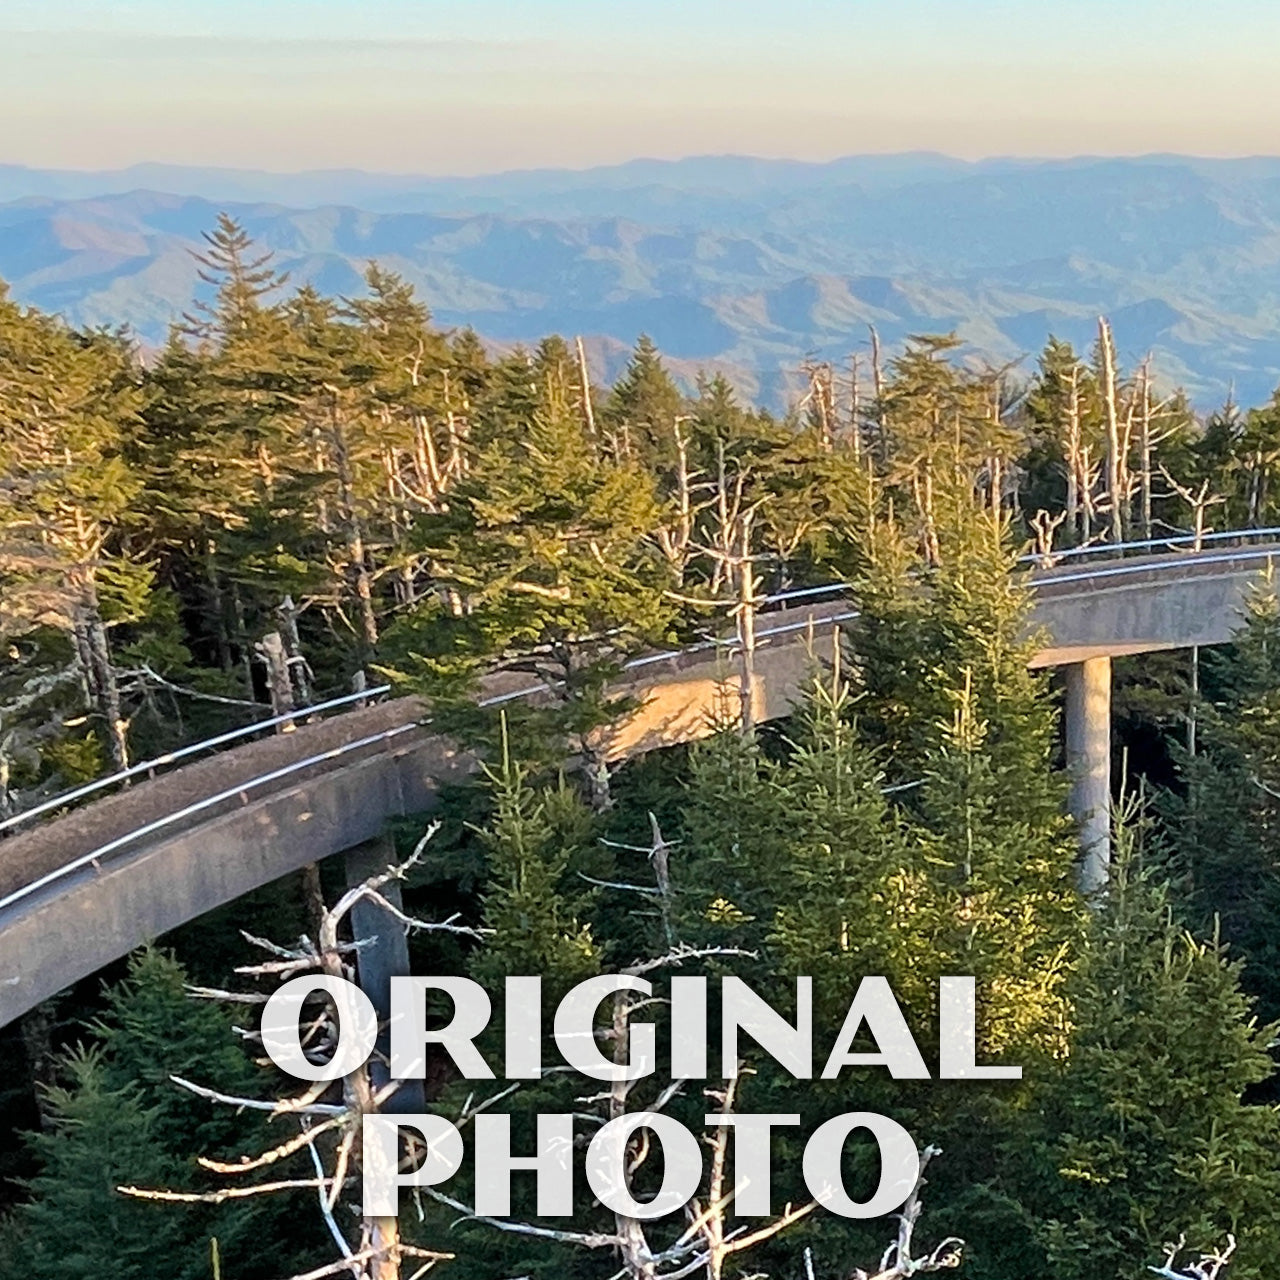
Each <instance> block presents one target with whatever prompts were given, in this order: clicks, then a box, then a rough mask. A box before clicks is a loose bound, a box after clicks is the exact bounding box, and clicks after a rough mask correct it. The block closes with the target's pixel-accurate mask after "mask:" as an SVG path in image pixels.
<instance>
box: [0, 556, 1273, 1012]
mask: <svg viewBox="0 0 1280 1280" xmlns="http://www.w3.org/2000/svg"><path fill="white" fill-rule="evenodd" d="M1275 554H1280V544H1268V545H1265V546H1257V547H1250V548H1235V549H1232V550H1218V551H1207V552H1197V553H1186V552H1184V553H1174V554H1164V555H1152V556H1148V557H1144V558H1140V559H1134V560H1124V561H1120V562H1104V563H1093V564H1087V563H1081V562H1074V563H1067V564H1064V565H1060V566H1058V567H1056V568H1053V569H1047V570H1037V571H1036V572H1035V573H1034V574H1033V576H1032V580H1031V586H1032V589H1033V590H1034V592H1035V598H1036V602H1035V615H1034V616H1035V623H1036V626H1037V628H1038V629H1040V630H1041V631H1042V633H1043V634H1045V635H1046V636H1047V641H1046V644H1045V647H1044V648H1043V649H1041V650H1040V651H1039V652H1038V653H1037V654H1036V656H1035V658H1034V659H1033V665H1035V666H1041V667H1044V666H1061V665H1071V664H1077V663H1081V662H1083V661H1085V660H1087V659H1091V658H1097V657H1103V656H1115V655H1120V654H1130V653H1142V652H1149V651H1153V650H1157V649H1177V648H1185V647H1188V646H1191V645H1212V644H1220V643H1223V642H1224V641H1226V640H1228V639H1229V638H1230V636H1231V634H1232V633H1233V631H1234V630H1235V629H1236V627H1237V626H1238V625H1239V610H1240V606H1241V603H1242V601H1243V598H1244V595H1245V592H1246V590H1247V589H1248V585H1249V584H1250V583H1251V582H1252V581H1254V580H1256V578H1257V576H1258V574H1259V572H1260V571H1261V570H1262V569H1263V568H1265V566H1266V565H1267V564H1268V563H1269V561H1270V558H1271V556H1272V555H1275ZM812 594H813V593H797V596H798V597H799V598H796V597H792V598H790V599H788V598H786V597H784V598H782V599H780V600H779V602H778V603H779V604H780V606H781V607H780V608H779V609H778V610H777V611H775V612H772V613H770V614H768V615H767V617H765V618H762V619H761V625H760V627H759V630H758V641H759V645H760V647H759V650H758V652H757V655H756V686H755V688H754V689H753V691H752V700H753V705H754V709H755V714H756V717H757V719H758V720H767V719H773V718H776V717H779V716H782V715H785V714H786V713H787V711H788V709H789V708H790V706H791V705H792V702H793V700H794V698H795V696H796V694H797V692H798V691H799V689H800V687H801V685H802V683H803V681H804V680H805V678H806V675H807V672H808V671H809V669H810V663H811V658H810V654H811V652H813V651H816V652H818V653H819V654H821V653H822V652H824V645H825V646H828V647H829V645H830V643H831V636H832V633H833V631H834V629H835V628H836V627H838V626H839V625H840V623H841V622H844V621H847V620H849V619H850V618H851V617H852V616H853V615H852V613H851V612H850V606H849V604H848V602H847V601H845V600H843V599H840V598H837V599H834V600H828V601H826V602H823V603H816V604H813V603H804V601H805V600H807V599H811V597H812ZM726 681H727V682H728V685H729V686H730V689H734V688H736V677H735V675H734V673H733V670H732V668H731V667H730V666H729V665H727V664H726V662H725V660H724V656H723V651H722V650H718V649H717V648H716V647H715V646H712V645H702V646H695V647H693V648H691V649H687V650H683V651H680V652H678V653H671V654H660V655H653V656H651V657H648V658H642V659H640V660H639V661H638V662H635V663H633V664H631V666H630V667H629V669H628V673H627V676H626V678H625V680H624V681H623V682H622V688H621V689H620V691H625V692H628V693H631V694H634V695H635V696H637V698H639V699H640V700H641V701H642V706H641V708H640V710H639V711H638V712H637V713H636V714H635V715H634V716H633V717H631V719H630V720H629V721H627V722H626V723H625V724H623V725H621V726H619V727H618V729H616V730H615V731H614V732H613V734H612V737H611V739H610V743H609V754H610V756H611V757H612V758H615V759H617V758H622V757H625V756H629V755H633V754H636V753H638V752H642V751H646V750H650V749H652V748H654V747H658V746H663V745H670V744H672V743H675V742H682V741H689V740H691V739H693V738H695V737H698V736H700V735H701V734H703V733H705V732H706V728H707V724H708V720H709V717H710V716H711V714H713V713H714V711H715V710H716V708H717V705H718V704H719V703H720V701H721V700H722V699H723V697H724V693H725V682H726ZM530 690H531V682H525V683H523V684H522V683H521V681H519V680H518V679H513V678H512V677H510V676H508V677H505V678H503V679H502V680H501V681H498V680H494V681H491V682H490V685H489V694H490V696H492V697H495V698H506V697H512V696H520V695H521V694H522V693H524V692H529V691H530ZM300 714H301V713H300ZM422 714H423V708H422V706H421V704H419V703H418V702H417V701H416V700H415V699H411V698H401V699H396V700H393V701H391V702H386V703H382V704H380V705H376V706H371V707H365V708H361V709H359V710H355V711H349V712H346V713H345V714H343V715H341V716H337V717H335V718H333V719H331V720H327V721H321V722H318V723H314V724H307V725H302V726H300V727H299V728H298V729H297V730H295V731H294V732H292V733H288V734H281V735H279V736H277V737H272V738H267V739H263V740H260V741H257V742H252V743H248V744H246V745H243V746H240V747H237V748H234V749H232V750H228V751H224V752H222V753H221V754H219V755H216V756H212V757H210V758H207V759H204V760H202V761H199V762H198V763H194V764H189V765H186V766H184V767H182V768H180V769H177V770H175V771H174V772H172V773H169V774H165V775H162V776H160V777H157V778H155V779H153V780H150V781H146V782H142V783H139V784H136V785H134V786H133V787H131V788H130V789H129V790H127V791H122V792H120V793H118V794H116V795H111V796H108V797H105V798H103V799H101V800H97V801H95V802H93V803H92V804H88V805H86V806H85V807H83V808H81V809H76V810H73V811H71V812H70V813H67V814H65V815H64V816H62V817H60V818H57V819H54V820H52V821H49V822H46V823H44V824H43V825H40V826H36V827H34V828H32V829H31V830H28V831H25V832H23V833H21V834H19V835H16V836H11V837H9V838H7V839H4V840H2V841H0V1026H3V1025H5V1024H7V1023H8V1022H10V1021H12V1020H13V1019H14V1018H17V1017H19V1016H21V1015H22V1014H23V1013H25V1012H26V1011H27V1010H28V1009H30V1008H32V1007H34V1006H35V1005H36V1004H38V1003H39V1002H40V1001H41V1000H43V999H46V998H47V997H48V996H50V995H53V994H54V993H56V992H57V991H60V990H62V989H64V988H65V987H67V986H69V985H71V984H72V983H73V982H76V981H78V980H79V979H81V978H83V977H86V976H88V975H90V974H92V973H94V972H96V971H97V970H98V969H100V968H102V967H103V966H104V965H106V964H109V963H110V962H111V961H113V960H115V959H118V958H119V957H120V956H122V955H125V954H127V953H128V952H129V951H130V950H132V949H133V948H134V947H136V946H138V945H139V944H140V943H142V942H145V941H146V940H147V939H149V938H154V937H156V936H158V935H160V934H162V933H165V932H167V931H168V930H170V929H173V928H176V927H177V926H178V925H180V924H183V923H185V922H186V921H188V920H191V919H194V918H195V917H197V916H200V915H202V914H204V913H205V912H207V911H210V910H212V909H213V908H215V907H217V906H220V905H222V904H223V903H226V902H230V901H233V900H234V899H235V898H237V897H240V896H241V895H243V894H245V893H247V892H249V891H251V890H252V889H255V888H258V887H260V886H262V885H264V884H268V883H270V882H271V881H273V880H276V879H278V878H279V877H281V876H283V875H286V874H287V873H289V872H290V871H294V870H297V869H298V868H300V867H301V866H303V865H305V864H306V863H308V862H313V861H318V860H320V859H322V858H325V857H328V856H330V855H332V854H335V853H341V852H343V851H346V850H350V849H352V848H354V847H356V846H358V845H360V844H362V843H365V842H367V841H370V840H373V839H375V838H376V837H377V836H378V835H379V833H380V832H381V831H382V830H383V828H384V826H385V824H386V822H387V820H388V819H390V818H393V817H397V816H401V815H404V814H407V813H415V812H421V811H423V810H425V809H428V808H429V807H430V806H431V804H432V800H433V796H434V794H435V792H436V790H437V789H438V787H440V786H441V785H443V784H446V783H448V782H450V781H455V780H457V779H459V778H461V777H463V776H464V775H465V774H466V773H468V772H469V771H470V770H471V769H472V768H473V762H472V761H471V760H470V759H469V758H468V757H466V756H465V755H463V754H460V753H459V752H458V751H457V750H456V749H455V748H454V747H453V746H451V745H450V744H449V743H448V742H446V741H445V740H444V739H442V738H440V737H439V736H438V735H433V734H431V733H430V731H429V730H428V729H427V728H425V727H423V725H422V724H421V718H422Z"/></svg>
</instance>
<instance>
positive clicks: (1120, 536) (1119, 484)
mask: <svg viewBox="0 0 1280 1280" xmlns="http://www.w3.org/2000/svg"><path fill="white" fill-rule="evenodd" d="M1098 349H1099V352H1100V353H1101V356H1102V405H1103V409H1104V411H1105V414H1106V424H1107V495H1108V500H1109V502H1110V516H1111V541H1112V542H1123V541H1124V504H1125V501H1126V496H1127V495H1126V494H1125V486H1124V484H1123V476H1124V451H1123V448H1122V445H1121V440H1120V411H1119V406H1118V404H1117V399H1116V351H1115V343H1114V341H1113V340H1112V336H1111V326H1110V325H1109V324H1108V323H1107V321H1106V319H1105V318H1103V317H1099V319H1098Z"/></svg>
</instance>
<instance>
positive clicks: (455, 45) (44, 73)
mask: <svg viewBox="0 0 1280 1280" xmlns="http://www.w3.org/2000/svg"><path fill="white" fill-rule="evenodd" d="M1278 72H1280V4H1277V3H1276V0H772V2H770V3H765V2H763V0H626V2H625V3H619V2H618V0H452V2H451V3H442V2H440V0H0V163H11V164H27V165H32V166H36V167H40V168H91V169H103V168H116V167H123V166H126V165H129V164H134V163H139V162H144V161H159V162H167V163H186V164H198V165H222V166H232V167H242V168H262V169H272V170H286V171H292V170H298V169H311V168H360V169H367V170H376V171H385V172H401V173H408V172H411V173H428V174H473V173H482V172H493V171H496V170H502V169H512V168H536V167H546V166H568V167H575V168H577V167H586V166H589V165H593V164H604V163H614V162H617V161H622V160H626V159H631V158H634V157H637V156H653V157H662V158H676V157H679V156H685V155H701V154H712V153H728V152H733V153H739V154H752V155H765V156H788V157H794V158H797V159H806V160H821V159H829V158H833V157H835V156H838V155H849V154H854V153H868V152H894V151H906V150H934V151H943V152H947V153H950V154H952V155H957V156H961V157H964V158H967V159H976V158H979V157H982V156H991V155H1039V156H1063V155H1079V154H1093V155H1123V154H1134V153H1142V152H1152V151H1171V152H1184V153H1193V154H1200V155H1247V154H1275V153H1277V152H1280V74H1277V73H1278Z"/></svg>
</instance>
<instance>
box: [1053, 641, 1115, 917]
mask: <svg viewBox="0 0 1280 1280" xmlns="http://www.w3.org/2000/svg"><path fill="white" fill-rule="evenodd" d="M1063 674H1064V676H1065V677H1066V685H1067V700H1066V731H1067V768H1068V769H1069V770H1070V771H1071V797H1070V801H1069V805H1070V809H1071V816H1072V817H1073V818H1075V819H1076V821H1077V822H1079V824H1080V850H1081V862H1080V887H1081V889H1083V890H1084V892H1085V893H1095V892H1097V891H1098V890H1100V889H1102V888H1104V887H1105V886H1106V883H1107V876H1108V872H1109V869H1110V864H1111V659H1110V658H1088V659H1086V660H1085V661H1084V662H1075V663H1072V664H1071V665H1070V666H1068V667H1064V668H1063Z"/></svg>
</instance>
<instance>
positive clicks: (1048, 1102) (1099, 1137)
mask: <svg viewBox="0 0 1280 1280" xmlns="http://www.w3.org/2000/svg"><path fill="white" fill-rule="evenodd" d="M1138 838H1139V830H1138V826H1137V823H1136V816H1135V815H1134V814H1133V813H1132V811H1131V812H1130V813H1129V814H1128V815H1126V816H1124V817H1123V818H1122V820H1121V822H1120V823H1119V825H1118V830H1117V837H1116V844H1115V858H1114V863H1113V867H1114V872H1113V878H1112V883H1111V888H1110V892H1109V894H1108V897H1107V899H1106V901H1105V903H1104V904H1103V906H1102V908H1101V910H1100V911H1099V913H1098V914H1097V916H1096V917H1095V919H1094V920H1093V922H1092V929H1091V937H1090V942H1089V947H1088V951H1087V953H1086V956H1085V961H1084V964H1083V966H1082V967H1081V969H1080V971H1079V973H1078V974H1077V976H1076V978H1075V980H1074V981H1073V984H1072V987H1073V990H1072V996H1073V1001H1074V1009H1075V1013H1074V1022H1075V1030H1074V1033H1073V1035H1072V1046H1071V1053H1070V1056H1069V1057H1068V1058H1067V1060H1066V1061H1065V1063H1064V1064H1063V1066H1062V1069H1061V1071H1060V1072H1059V1073H1058V1075H1057V1078H1056V1079H1055V1080H1054V1081H1053V1083H1052V1084H1050V1085H1049V1086H1048V1087H1047V1089H1046V1090H1045V1093H1044V1095H1043V1096H1044V1099H1045V1100H1044V1102H1043V1103H1042V1108H1043V1109H1042V1113H1041V1114H1042V1116H1043V1122H1044V1138H1043V1144H1044V1146H1043V1150H1044V1155H1045V1158H1046V1160H1047V1161H1048V1162H1049V1163H1050V1167H1051V1171H1052V1177H1051V1179H1050V1180H1049V1181H1048V1182H1047V1183H1041V1192H1042V1194H1043V1196H1044V1200H1043V1202H1042V1203H1041V1205H1040V1207H1039V1213H1040V1217H1041V1221H1042V1224H1043V1234H1044V1239H1045V1241H1046V1243H1047V1245H1048V1248H1049V1253H1050V1257H1051V1259H1052V1262H1053V1265H1054V1272H1053V1274H1054V1275H1055V1276H1061V1277H1062V1278H1063V1280H1077V1278H1079V1280H1085V1277H1090V1278H1092V1277H1095V1276H1097V1275H1099V1274H1107V1275H1122V1274H1126V1273H1127V1271H1129V1270H1133V1271H1134V1272H1135V1273H1136V1272H1137V1271H1138V1270H1140V1269H1141V1268H1142V1267H1143V1266H1144V1265H1146V1264H1147V1263H1148V1262H1149V1261H1150V1260H1151V1259H1152V1258H1155V1257H1157V1256H1159V1252H1160V1250H1161V1248H1162V1246H1163V1244H1164V1242H1166V1241H1169V1240H1177V1239H1178V1238H1179V1237H1180V1236H1181V1235H1185V1237H1186V1240H1187V1243H1188V1245H1189V1246H1190V1247H1192V1248H1198V1249H1202V1250H1203V1251H1204V1252H1205V1253H1208V1252H1210V1251H1211V1250H1212V1249H1213V1248H1214V1247H1215V1246H1216V1245H1217V1244H1218V1243H1219V1242H1220V1241H1221V1240H1222V1239H1223V1238H1225V1235H1226V1233H1228V1232H1231V1233H1234V1234H1235V1235H1236V1236H1237V1237H1238V1238H1239V1240H1240V1252H1239V1255H1238V1257H1237V1258H1236V1260H1235V1262H1234V1264H1233V1275H1235V1276H1238V1277H1240V1280H1262V1277H1264V1276H1266V1275H1269V1274H1270V1272H1271V1269H1272V1267H1273V1265H1274V1258H1275V1256H1276V1250H1277V1248H1280V1224H1278V1223H1277V1220H1276V1216H1275V1213H1274V1210H1273V1207H1272V1206H1273V1205H1274V1197H1275V1195H1276V1193H1277V1190H1278V1189H1280V1161H1278V1159H1277V1150H1278V1149H1280V1148H1278V1146H1277V1138H1278V1137H1280V1133H1278V1132H1277V1130H1278V1121H1277V1115H1276V1112H1275V1110H1274V1109H1273V1108H1271V1107H1269V1106H1265V1105H1259V1104H1254V1103H1250V1102H1249V1101H1247V1100H1246V1094H1247V1093H1248V1092H1249V1091H1250V1090H1252V1089H1253V1088H1255V1087H1256V1086H1257V1085H1259V1084H1260V1083H1261V1082H1262V1081H1265V1080H1266V1079H1267V1078H1268V1077H1270V1076H1271V1075H1272V1073H1273V1071H1274V1065H1273V1063H1272V1061H1271V1058H1270V1056H1269V1054H1268V1052H1267V1047H1268V1045H1269V1044H1270V1043H1271V1042H1272V1041H1273V1039H1274V1035H1275V1028H1274V1027H1262V1026H1259V1025H1258V1023H1257V1022H1256V1020H1255V1019H1254V1017H1253V1012H1252V1008H1251V1003H1250V1001H1249V1000H1248V998H1247V997H1246V996H1245V995H1244V994H1243V993H1242V991H1241V990H1240V967H1239V964H1238V963H1236V962H1232V961H1230V960H1229V959H1228V958H1227V956H1226V954H1225V949H1224V947H1223V945H1222V943H1221V942H1220V941H1219V940H1218V939H1217V938H1215V939H1213V940H1212V941H1210V942H1205V941H1201V940H1198V939H1196V938H1194V937H1192V936H1191V935H1190V934H1188V933H1187V932H1185V930H1184V929H1183V928H1182V927H1181V926H1180V925H1179V924H1178V923H1177V922H1176V921H1175V920H1174V918H1173V915H1172V912H1171V910H1170V906H1169V900H1168V894H1167V891H1166V890H1165V889H1164V888H1162V887H1161V886H1160V885H1159V883H1158V882H1156V881H1155V880H1154V879H1153V878H1152V877H1151V876H1150V875H1149V874H1148V873H1147V872H1145V871H1144V870H1143V869H1142V867H1141V866H1140V862H1139V856H1138V850H1137V840H1138ZM1028 1198H1029V1199H1030V1200H1031V1201H1032V1202H1033V1203H1034V1201H1035V1196H1034V1195H1032V1196H1029V1197H1028Z"/></svg>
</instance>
